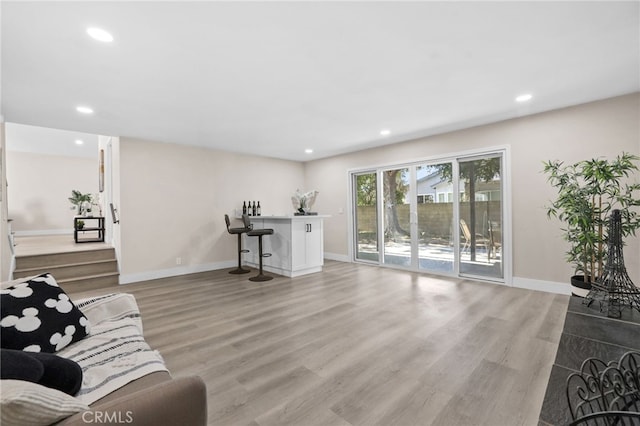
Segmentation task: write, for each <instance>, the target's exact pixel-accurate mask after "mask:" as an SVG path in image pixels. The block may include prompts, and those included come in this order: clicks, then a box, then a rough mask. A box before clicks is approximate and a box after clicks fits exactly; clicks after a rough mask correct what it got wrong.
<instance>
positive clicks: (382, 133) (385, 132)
mask: <svg viewBox="0 0 640 426" xmlns="http://www.w3.org/2000/svg"><path fill="white" fill-rule="evenodd" d="M390 134H391V130H389V129H382V130H380V136H389V135H390Z"/></svg>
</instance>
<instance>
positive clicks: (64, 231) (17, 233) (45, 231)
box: [13, 229, 73, 237]
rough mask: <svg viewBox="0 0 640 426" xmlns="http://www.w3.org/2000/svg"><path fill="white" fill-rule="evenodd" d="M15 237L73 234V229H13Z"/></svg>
mask: <svg viewBox="0 0 640 426" xmlns="http://www.w3.org/2000/svg"><path fill="white" fill-rule="evenodd" d="M13 235H14V236H16V237H36V236H40V235H73V229H37V230H35V231H13Z"/></svg>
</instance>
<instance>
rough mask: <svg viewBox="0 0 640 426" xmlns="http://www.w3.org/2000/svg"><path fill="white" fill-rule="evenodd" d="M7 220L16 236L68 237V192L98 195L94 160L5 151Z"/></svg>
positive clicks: (70, 214)
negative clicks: (48, 235) (8, 218)
mask: <svg viewBox="0 0 640 426" xmlns="http://www.w3.org/2000/svg"><path fill="white" fill-rule="evenodd" d="M6 155H7V181H8V185H9V187H8V191H7V192H8V203H9V217H10V218H11V219H13V222H12V227H13V230H14V231H15V232H16V234H17V235H20V234H23V235H28V234H51V233H71V232H72V231H73V216H74V215H75V214H76V211H75V210H71V203H69V200H68V198H69V197H70V196H71V190H73V189H77V190H78V191H80V192H82V193H92V194H95V193H97V192H98V161H97V154H96V158H94V159H89V158H81V157H65V156H57V155H48V154H37V153H30V152H19V151H8V152H7V153H6Z"/></svg>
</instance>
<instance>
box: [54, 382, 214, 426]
mask: <svg viewBox="0 0 640 426" xmlns="http://www.w3.org/2000/svg"><path fill="white" fill-rule="evenodd" d="M89 424H91V425H94V424H100V425H122V424H130V425H135V426H147V425H148V426H157V425H167V426H170V425H185V426H204V425H206V424H207V389H206V386H205V384H204V382H203V381H202V379H201V378H200V377H198V376H189V377H181V378H177V379H172V380H168V381H166V382H162V383H159V384H157V385H155V386H151V387H149V388H147V389H142V390H139V391H137V392H133V393H131V394H129V395H123V396H121V397H119V398H116V399H114V400H111V401H106V402H103V403H96V404H95V405H91V409H90V410H89V411H84V412H81V413H77V414H74V415H73V416H71V417H68V418H66V419H64V420H63V421H62V422H60V423H58V425H65V426H72V425H74V426H75V425H85V426H86V425H89Z"/></svg>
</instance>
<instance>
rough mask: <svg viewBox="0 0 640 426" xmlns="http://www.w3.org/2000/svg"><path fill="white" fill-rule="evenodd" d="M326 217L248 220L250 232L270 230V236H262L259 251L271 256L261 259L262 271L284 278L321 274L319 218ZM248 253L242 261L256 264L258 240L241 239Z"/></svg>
mask: <svg viewBox="0 0 640 426" xmlns="http://www.w3.org/2000/svg"><path fill="white" fill-rule="evenodd" d="M325 217H328V216H259V217H252V218H251V223H252V224H253V228H254V229H259V228H271V229H273V235H265V236H263V237H262V245H263V246H262V251H263V252H264V253H271V257H265V258H263V259H262V263H263V268H264V269H265V270H267V271H269V272H273V273H275V274H280V275H285V276H288V277H297V276H300V275H305V274H311V273H314V272H320V271H322V266H323V265H324V237H323V219H324V218H325ZM244 238H245V243H244V247H245V248H247V249H249V250H250V252H249V253H248V254H247V255H246V256H245V261H246V262H247V263H248V264H249V265H251V266H254V267H256V266H257V265H258V261H259V259H258V238H257V237H248V236H246V235H245V236H244Z"/></svg>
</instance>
